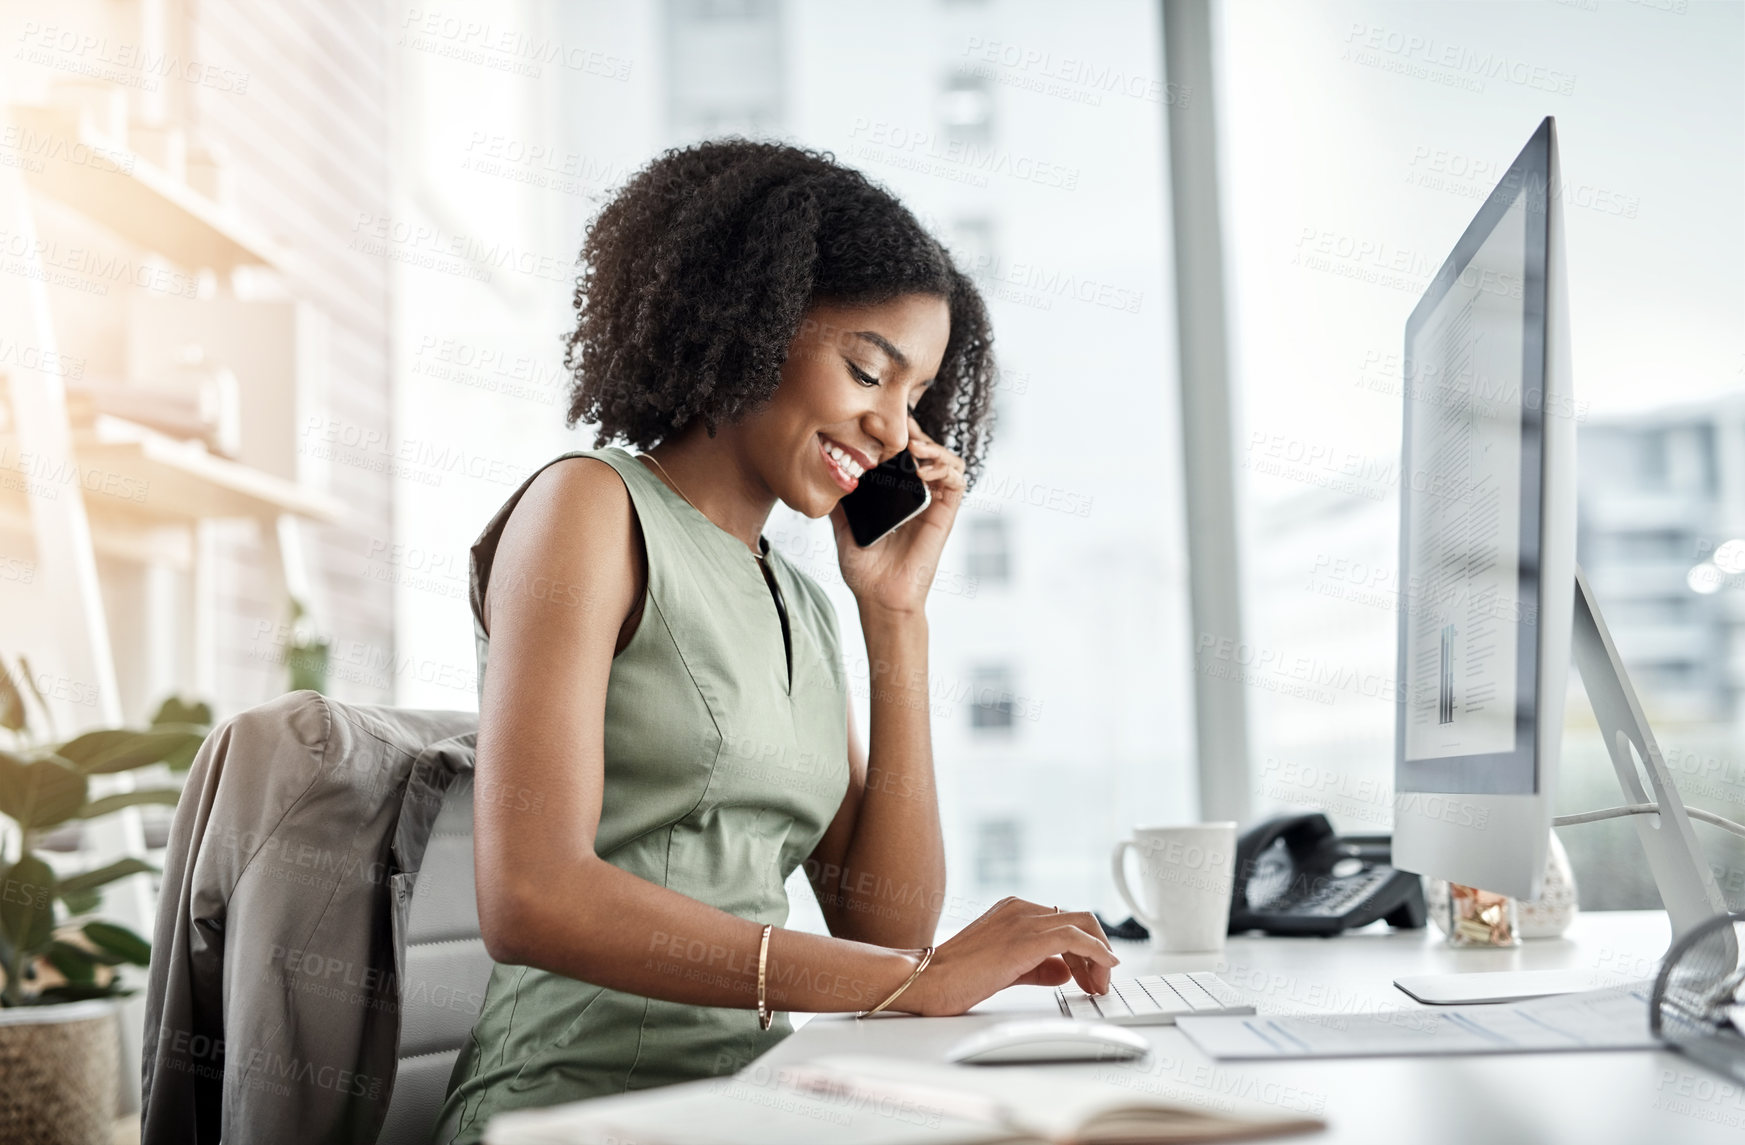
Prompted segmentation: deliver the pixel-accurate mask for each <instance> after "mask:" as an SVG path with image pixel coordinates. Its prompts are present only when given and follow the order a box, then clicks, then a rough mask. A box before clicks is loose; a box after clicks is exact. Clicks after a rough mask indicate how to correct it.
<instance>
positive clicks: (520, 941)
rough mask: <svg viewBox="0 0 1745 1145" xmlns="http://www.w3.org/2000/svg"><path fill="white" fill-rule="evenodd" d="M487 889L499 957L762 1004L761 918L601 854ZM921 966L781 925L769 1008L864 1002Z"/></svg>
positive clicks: (705, 998) (664, 993)
mask: <svg viewBox="0 0 1745 1145" xmlns="http://www.w3.org/2000/svg"><path fill="white" fill-rule="evenodd" d="M488 895H489V896H493V897H495V898H496V899H497V902H498V904H499V908H500V909H499V910H498V911H497V912H495V913H496V916H497V920H500V925H498V926H495V927H493V928H492V930H493V934H494V937H496V938H497V941H496V942H495V943H493V948H492V950H491V955H492V957H493V958H495V959H496V960H497V961H499V962H507V963H511V964H515V965H525V966H533V967H536V968H538V969H541V970H549V971H551V972H553V973H557V974H563V975H565V976H567V977H570V978H576V979H580V980H582V981H584V982H592V983H594V984H595V985H598V986H605V987H607V988H608V989H612V990H621V991H624V992H626V993H631V994H638V995H641V996H643V997H648V998H660V999H664V1000H667V1001H672V1002H685V1003H689V1004H692V1005H699V1006H731V1007H739V1008H755V1007H756V1006H757V962H758V946H759V943H760V941H761V939H762V936H763V927H762V926H761V925H760V924H758V923H755V922H752V921H751V920H749V919H744V918H739V917H737V916H735V915H731V914H728V913H726V912H725V911H721V910H717V909H716V908H714V907H712V906H708V905H706V904H704V903H701V902H699V901H697V900H696V899H693V898H690V897H688V896H686V895H682V894H679V893H678V892H676V891H672V890H669V889H667V888H666V887H662V886H658V885H656V884H654V883H651V882H649V881H648V880H646V879H642V878H639V877H637V876H636V875H633V874H631V873H629V872H628V871H624V870H621V869H619V868H617V867H615V866H613V865H612V864H610V863H608V862H606V861H605V860H603V859H601V858H599V857H598V856H584V857H580V858H578V859H575V860H572V861H565V862H562V863H549V864H547V865H546V867H545V869H544V870H543V871H542V872H541V874H540V877H539V878H538V879H537V880H536V881H531V882H530V883H529V885H525V886H521V887H517V888H503V889H502V890H497V889H495V888H488V887H481V888H480V896H481V899H483V898H485V897H486V896H488ZM578 903H585V904H586V906H583V907H579V908H578V907H577V906H576V905H575V904H578ZM504 907H506V908H507V909H502V908H504ZM503 936H512V937H508V938H505V937H503ZM915 965H916V953H912V952H904V951H899V950H891V949H887V948H884V947H882V946H875V945H869V944H868V943H864V942H853V941H849V940H846V939H840V938H830V937H827V936H823V935H816V934H806V933H803V932H800V931H792V930H779V929H778V930H776V931H775V932H773V933H772V934H771V936H770V949H769V960H768V965H767V970H766V974H765V983H766V990H767V998H768V1002H769V1006H770V1008H771V1009H773V1010H787V1011H800V1012H810V1013H839V1012H844V1011H852V1010H862V1009H867V1008H870V1007H872V1006H875V1005H877V1004H878V1003H879V1002H880V1001H882V1000H883V999H884V998H885V997H886V996H887V995H889V994H890V993H891V991H893V990H895V989H896V988H897V987H898V986H899V985H901V984H902V983H903V981H904V979H906V978H907V977H908V975H909V973H910V971H912V970H913V969H914V968H915Z"/></svg>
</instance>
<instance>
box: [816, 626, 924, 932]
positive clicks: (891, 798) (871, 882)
mask: <svg viewBox="0 0 1745 1145" xmlns="http://www.w3.org/2000/svg"><path fill="white" fill-rule="evenodd" d="M861 629H862V631H863V632H865V634H866V648H867V660H868V664H869V671H868V679H869V681H870V691H871V703H870V707H871V715H872V719H871V729H870V732H869V735H868V744H867V773H866V791H865V794H864V795H863V796H862V799H861V804H860V810H859V815H858V817H857V819H856V823H855V831H854V837H853V838H852V839H851V840H850V841H849V844H848V849H847V852H846V855H845V861H844V863H843V868H844V869H843V871H842V872H841V874H840V876H839V877H837V878H835V879H832V880H830V881H829V886H830V891H831V892H832V893H833V894H834V895H835V897H837V899H838V903H837V905H838V906H839V908H840V910H841V915H842V917H844V918H846V919H851V920H853V930H852V933H853V935H854V937H855V938H858V939H862V940H864V941H867V942H875V943H878V944H879V945H881V946H893V947H905V948H907V947H920V946H927V945H930V944H932V942H933V932H934V929H935V927H936V926H937V925H938V923H939V914H940V910H941V909H942V907H943V906H944V896H945V843H944V839H943V837H942V836H941V833H940V827H939V796H938V792H937V789H936V786H937V785H936V783H935V781H934V775H933V730H932V724H931V722H930V719H929V713H928V693H929V688H928V675H927V618H926V616H925V615H924V614H921V613H912V614H908V613H906V614H901V615H896V616H891V615H885V614H882V613H879V612H876V611H873V610H869V609H864V608H863V609H862V610H861Z"/></svg>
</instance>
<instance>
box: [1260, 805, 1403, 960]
mask: <svg viewBox="0 0 1745 1145" xmlns="http://www.w3.org/2000/svg"><path fill="white" fill-rule="evenodd" d="M1392 853H1393V845H1392V839H1391V838H1390V837H1389V836H1387V835H1346V836H1343V837H1341V836H1338V835H1335V834H1334V833H1333V826H1332V824H1330V823H1328V822H1327V817H1326V816H1325V815H1322V814H1319V813H1311V814H1307V815H1294V816H1285V817H1283V818H1279V819H1272V820H1269V821H1267V822H1265V823H1261V824H1259V825H1257V826H1255V827H1253V828H1251V829H1250V830H1249V831H1247V832H1246V833H1244V834H1243V836H1242V838H1241V839H1239V840H1237V843H1236V879H1235V884H1234V886H1233V887H1232V893H1231V900H1230V933H1231V934H1240V933H1241V932H1243V931H1245V930H1260V931H1265V932H1266V933H1267V934H1320V935H1333V934H1338V933H1340V932H1341V931H1345V930H1350V929H1352V928H1354V927H1359V926H1367V925H1369V924H1370V923H1372V922H1374V921H1376V920H1377V919H1386V920H1387V923H1388V925H1389V926H1394V927H1399V928H1401V929H1407V930H1410V929H1416V928H1418V927H1421V926H1423V925H1424V922H1425V918H1426V914H1427V912H1426V910H1425V906H1424V885H1423V882H1422V880H1420V879H1419V877H1418V876H1417V875H1414V874H1410V873H1408V872H1406V871H1396V870H1395V869H1394V868H1393V867H1391V866H1389V865H1388V863H1389V861H1390V859H1391V858H1392Z"/></svg>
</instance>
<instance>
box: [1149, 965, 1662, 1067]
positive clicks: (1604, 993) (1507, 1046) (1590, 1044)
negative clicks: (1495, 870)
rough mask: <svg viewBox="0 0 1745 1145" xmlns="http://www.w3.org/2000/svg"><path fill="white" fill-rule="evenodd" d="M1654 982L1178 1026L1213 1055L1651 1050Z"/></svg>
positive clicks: (1185, 1021) (1654, 1045) (1200, 1020)
mask: <svg viewBox="0 0 1745 1145" xmlns="http://www.w3.org/2000/svg"><path fill="white" fill-rule="evenodd" d="M1652 988H1653V983H1651V982H1646V981H1644V982H1633V983H1630V984H1629V985H1626V986H1615V987H1612V988H1610V989H1607V990H1590V991H1588V992H1586V993H1583V994H1559V995H1556V996H1554V997H1550V998H1534V999H1533V1000H1531V1001H1528V1002H1520V1003H1517V1004H1515V1005H1489V1006H1457V1007H1453V1008H1448V1009H1435V1010H1430V1009H1424V1010H1394V1011H1390V1012H1388V1013H1380V1014H1322V1015H1313V1016H1298V1017H1273V1016H1269V1015H1266V1014H1256V1015H1253V1016H1252V1017H1223V1018H1213V1017H1205V1018H1196V1017H1191V1016H1190V1017H1185V1018H1179V1019H1177V1020H1176V1027H1177V1028H1178V1029H1180V1030H1181V1031H1182V1032H1183V1033H1184V1034H1186V1035H1187V1036H1188V1037H1189V1038H1190V1039H1192V1040H1193V1042H1194V1044H1195V1045H1197V1046H1199V1047H1200V1049H1202V1050H1204V1051H1205V1052H1206V1053H1207V1054H1209V1055H1210V1056H1212V1057H1215V1058H1355V1057H1400V1056H1410V1055H1418V1054H1518V1053H1548V1052H1557V1051H1563V1050H1651V1049H1656V1048H1658V1047H1659V1045H1660V1043H1659V1042H1658V1041H1656V1040H1655V1038H1654V1036H1653V1035H1652V1034H1650V1033H1649V1032H1648V998H1649V994H1650V992H1651V990H1652Z"/></svg>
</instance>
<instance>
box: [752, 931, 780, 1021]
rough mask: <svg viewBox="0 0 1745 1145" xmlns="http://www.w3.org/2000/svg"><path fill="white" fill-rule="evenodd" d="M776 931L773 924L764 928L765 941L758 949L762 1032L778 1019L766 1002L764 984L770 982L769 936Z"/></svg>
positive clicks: (758, 995) (758, 999)
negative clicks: (768, 976) (768, 975)
mask: <svg viewBox="0 0 1745 1145" xmlns="http://www.w3.org/2000/svg"><path fill="white" fill-rule="evenodd" d="M774 929H775V925H774V924H773V923H772V924H771V925H769V926H766V927H764V928H763V941H762V942H760V943H759V944H758V947H757V1028H758V1029H760V1030H767V1029H769V1027H770V1023H771V1022H773V1021H775V1017H776V1016H775V1014H774V1013H772V1012H771V1011H770V1009H769V1005H768V1003H767V1002H766V1001H765V998H766V994H765V992H764V983H765V982H766V981H767V980H768V978H767V974H768V971H769V936H770V931H772V930H774Z"/></svg>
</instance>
